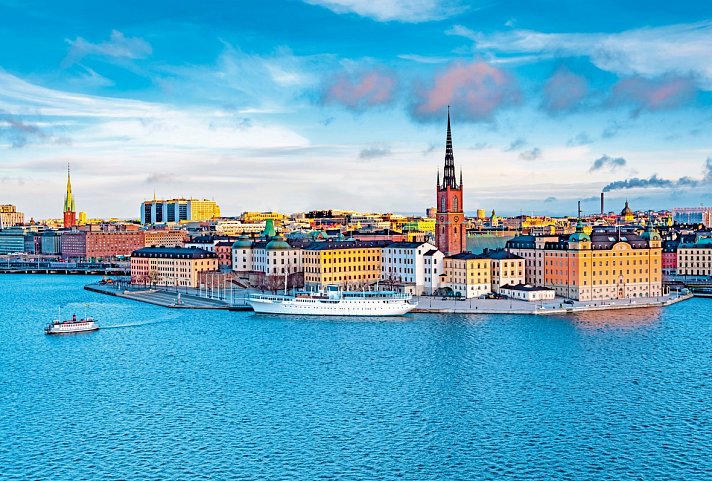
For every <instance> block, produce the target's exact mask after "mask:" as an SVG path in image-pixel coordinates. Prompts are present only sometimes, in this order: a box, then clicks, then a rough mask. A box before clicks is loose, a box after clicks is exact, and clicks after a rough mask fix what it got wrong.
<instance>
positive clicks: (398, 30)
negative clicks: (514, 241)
mask: <svg viewBox="0 0 712 481" xmlns="http://www.w3.org/2000/svg"><path fill="white" fill-rule="evenodd" d="M171 5H173V4H172V3H170V4H169V3H167V2H153V3H151V4H150V5H141V7H140V10H141V13H142V15H140V16H137V15H136V9H138V8H139V7H137V6H136V5H132V4H127V5H126V6H119V5H116V4H110V5H102V6H101V8H99V7H98V6H89V5H86V4H84V2H66V3H63V4H62V5H61V6H60V5H54V4H53V3H51V2H38V3H35V4H33V6H27V5H24V4H23V3H22V2H17V1H8V0H0V16H1V17H2V18H4V19H9V20H10V21H7V22H5V25H2V26H0V38H2V39H3V40H4V41H5V43H6V45H13V48H11V49H10V48H7V49H3V51H1V52H0V150H1V151H2V154H1V156H2V160H1V161H0V188H1V190H2V192H3V198H2V199H0V200H1V201H2V202H5V203H12V204H17V205H18V206H21V209H22V210H23V211H24V212H26V213H28V214H29V215H34V216H35V217H40V218H52V217H55V218H57V217H61V215H62V213H61V212H60V209H59V206H61V204H62V200H63V197H64V195H65V191H66V188H65V184H66V178H65V176H64V175H63V174H64V173H65V170H66V165H67V162H70V163H71V164H72V180H73V195H74V196H75V197H76V204H77V206H76V209H77V210H78V211H87V212H88V214H89V216H90V217H101V216H117V217H128V218H134V217H137V216H138V212H137V210H138V209H137V208H136V206H137V205H138V204H139V203H140V202H141V201H143V200H147V199H150V198H152V197H153V192H154V191H155V192H157V194H158V196H159V197H165V198H172V197H181V196H184V195H185V196H193V197H198V198H214V199H215V200H217V201H218V202H219V203H220V204H221V205H222V206H223V209H224V212H225V213H226V214H228V215H230V214H232V215H237V214H238V213H239V212H242V211H244V210H263V211H269V210H274V211H307V210H313V209H322V208H329V207H332V208H335V209H359V210H363V211H394V212H410V213H414V212H419V211H424V209H425V208H426V207H431V206H433V202H434V200H433V195H432V184H433V180H434V175H433V173H434V172H435V171H436V169H437V168H439V166H441V165H442V161H443V156H444V153H445V138H444V128H443V126H444V123H445V118H446V109H447V105H448V104H450V105H452V117H453V125H454V134H453V135H454V140H455V155H456V157H457V159H458V165H459V166H462V168H463V175H464V183H465V184H466V185H467V186H468V187H467V192H466V193H465V197H464V200H463V203H464V205H465V206H466V212H468V213H472V212H474V211H475V210H476V209H478V208H484V209H487V210H488V211H490V210H491V209H492V208H495V209H496V210H497V212H498V213H503V214H517V213H519V212H520V211H523V212H524V213H525V214H531V213H534V214H553V215H558V214H575V211H576V201H577V200H583V205H582V207H583V211H584V213H593V212H597V211H598V209H599V194H600V192H601V191H602V190H604V191H607V194H606V195H607V201H606V204H607V205H606V210H613V211H617V210H620V208H621V207H622V205H623V202H624V200H625V199H626V198H627V199H629V200H630V202H631V206H632V207H633V208H634V209H656V210H658V209H671V208H672V207H675V206H696V205H699V204H700V203H701V202H703V200H704V198H705V196H708V195H710V193H712V145H710V141H709V140H708V136H705V135H704V131H705V130H706V129H708V128H709V126H710V125H711V124H712V115H711V114H710V110H709V106H710V104H711V103H712V96H711V95H710V90H712V70H710V67H709V66H708V65H707V64H706V63H705V62H704V59H705V54H706V52H708V51H709V50H710V49H711V48H712V20H710V18H712V8H711V7H704V8H707V9H708V10H709V11H704V9H703V8H701V7H700V6H699V5H695V6H692V7H689V8H688V9H687V10H686V7H685V6H684V5H679V6H676V11H675V12H670V11H669V6H666V5H663V4H662V3H661V4H660V5H658V4H652V5H651V4H644V5H643V4H642V3H640V2H626V3H625V5H620V4H619V3H615V4H614V3H613V2H598V3H597V4H596V6H590V5H588V6H586V5H576V6H569V7H567V8H556V7H555V6H554V5H553V4H552V3H551V2H529V3H527V2H508V4H507V5H502V4H485V3H482V4H479V5H470V4H468V3H466V2H457V1H455V2H440V1H438V0H423V1H420V2H411V3H410V6H404V5H405V4H404V3H403V2H395V1H384V2H378V3H375V2H363V1H360V0H308V1H303V2H302V1H296V0H295V1H273V2H269V3H266V2H265V3H264V4H263V3H260V2H241V5H239V6H237V5H232V4H231V3H229V2H225V3H214V4H211V5H212V7H211V8H210V9H199V8H198V7H197V6H195V5H194V4H192V3H189V2H185V3H182V4H181V5H180V6H179V7H180V8H171ZM614 5H615V11H616V15H615V16H612V15H610V14H607V13H606V12H610V11H612V10H613V8H614ZM542 9H544V12H545V15H542ZM643 10H644V13H645V15H641V14H640V13H641V11H643ZM614 17H615V18H614ZM294 18H298V19H299V21H298V22H295V21H293V19H294ZM107 19H110V20H107ZM305 27H308V28H305ZM354 38H356V39H357V41H354V40H353V39H354Z"/></svg>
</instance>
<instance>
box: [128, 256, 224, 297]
mask: <svg viewBox="0 0 712 481" xmlns="http://www.w3.org/2000/svg"><path fill="white" fill-rule="evenodd" d="M217 270H218V257H217V255H216V254H215V253H214V252H208V251H204V250H202V249H185V248H170V247H144V248H143V249H138V250H136V251H133V252H132V253H131V282H132V283H133V284H143V285H155V286H181V287H198V285H199V280H200V273H201V272H217Z"/></svg>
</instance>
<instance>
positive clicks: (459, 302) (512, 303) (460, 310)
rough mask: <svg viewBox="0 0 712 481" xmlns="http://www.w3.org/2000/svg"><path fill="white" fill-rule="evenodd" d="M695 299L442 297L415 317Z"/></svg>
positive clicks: (567, 310)
mask: <svg viewBox="0 0 712 481" xmlns="http://www.w3.org/2000/svg"><path fill="white" fill-rule="evenodd" d="M692 297H693V294H692V293H688V294H679V293H676V292H672V293H670V294H667V295H664V296H657V297H638V298H635V299H632V298H629V299H606V300H603V301H571V300H567V299H565V298H563V297H556V298H554V299H553V300H548V301H545V302H527V301H521V300H516V299H464V298H461V299H457V298H440V297H426V296H422V297H418V298H415V299H416V300H417V301H418V307H417V308H416V309H414V310H413V311H411V312H414V313H447V314H531V315H542V314H543V315H548V314H573V313H579V312H586V311H608V310H617V309H640V308H646V307H665V306H669V305H672V304H677V303H678V302H682V301H685V300H687V299H690V298H692Z"/></svg>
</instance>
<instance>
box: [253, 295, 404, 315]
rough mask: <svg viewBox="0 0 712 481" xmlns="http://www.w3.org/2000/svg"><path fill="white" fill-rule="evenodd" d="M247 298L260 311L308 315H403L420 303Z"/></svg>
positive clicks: (255, 309) (264, 312) (261, 312)
mask: <svg viewBox="0 0 712 481" xmlns="http://www.w3.org/2000/svg"><path fill="white" fill-rule="evenodd" d="M247 302H248V303H249V304H250V306H252V309H254V311H255V312H257V313H259V314H287V315H290V314H297V315H306V316H402V315H404V314H407V313H408V312H410V311H412V310H413V309H415V308H416V307H417V303H413V304H411V303H409V302H407V301H404V300H386V301H383V300H373V301H363V300H352V299H340V300H330V299H329V300H327V299H324V300H318V299H310V300H303V299H280V300H275V299H260V298H248V299H247Z"/></svg>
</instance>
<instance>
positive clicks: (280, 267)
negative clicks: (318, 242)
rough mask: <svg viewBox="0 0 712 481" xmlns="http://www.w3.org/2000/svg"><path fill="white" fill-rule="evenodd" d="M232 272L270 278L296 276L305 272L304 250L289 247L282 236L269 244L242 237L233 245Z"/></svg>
mask: <svg viewBox="0 0 712 481" xmlns="http://www.w3.org/2000/svg"><path fill="white" fill-rule="evenodd" d="M232 270H233V271H235V272H241V273H245V274H254V273H259V274H264V275H269V276H282V275H285V274H296V273H299V272H302V271H304V263H303V255H302V249H301V248H300V247H293V246H291V245H289V244H288V243H287V242H286V241H285V240H284V237H282V236H281V235H278V236H276V237H275V238H274V239H272V240H271V241H269V242H267V241H264V240H259V241H254V242H253V241H251V240H249V238H248V237H247V236H240V239H238V240H237V241H236V242H235V243H233V245H232Z"/></svg>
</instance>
